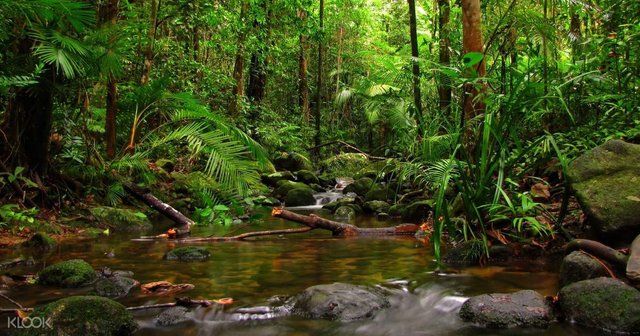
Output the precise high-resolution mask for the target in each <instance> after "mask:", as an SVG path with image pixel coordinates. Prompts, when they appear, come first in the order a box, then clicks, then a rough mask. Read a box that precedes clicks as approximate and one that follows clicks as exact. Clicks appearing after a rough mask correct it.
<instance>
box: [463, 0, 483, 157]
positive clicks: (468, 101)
mask: <svg viewBox="0 0 640 336" xmlns="http://www.w3.org/2000/svg"><path fill="white" fill-rule="evenodd" d="M462 47H463V54H467V53H470V52H479V53H482V52H483V51H484V47H483V44H482V22H481V12H480V0H462ZM465 72H466V73H465V75H466V76H467V77H475V76H477V77H483V76H484V75H485V72H486V70H485V62H484V59H483V60H482V61H480V63H478V64H477V65H475V66H474V67H470V68H467V69H465ZM476 85H477V84H474V83H467V84H465V85H464V99H463V111H464V118H463V120H462V121H463V122H465V123H466V122H467V121H469V120H471V119H472V118H473V117H475V116H477V115H478V114H480V113H482V111H484V108H485V105H484V102H482V101H481V100H479V99H477V97H478V95H479V93H480V90H479V89H478V88H477V87H476ZM466 126H467V127H466V128H465V131H464V141H463V142H464V144H465V145H466V147H467V152H468V153H469V154H470V156H471V157H473V155H471V154H472V153H473V152H474V150H475V145H474V144H473V143H472V137H473V129H472V128H471V127H469V126H468V125H466Z"/></svg>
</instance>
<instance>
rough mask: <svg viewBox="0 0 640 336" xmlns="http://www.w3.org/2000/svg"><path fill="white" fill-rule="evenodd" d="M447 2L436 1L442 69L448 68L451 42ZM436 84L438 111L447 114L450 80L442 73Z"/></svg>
mask: <svg viewBox="0 0 640 336" xmlns="http://www.w3.org/2000/svg"><path fill="white" fill-rule="evenodd" d="M450 12H451V8H450V3H449V0H438V32H439V37H440V53H439V57H438V58H439V62H440V65H441V66H443V67H447V66H449V63H450V62H451V52H450V50H449V48H450V47H451V42H450V38H449V17H450ZM439 77H440V78H439V82H438V98H439V99H438V100H439V106H440V111H442V112H445V113H446V112H449V105H451V79H450V78H449V76H447V75H446V74H444V73H440V76H439Z"/></svg>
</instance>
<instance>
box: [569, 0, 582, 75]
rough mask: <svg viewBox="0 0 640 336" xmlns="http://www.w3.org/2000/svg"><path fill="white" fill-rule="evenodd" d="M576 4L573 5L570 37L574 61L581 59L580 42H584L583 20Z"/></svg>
mask: <svg viewBox="0 0 640 336" xmlns="http://www.w3.org/2000/svg"><path fill="white" fill-rule="evenodd" d="M576 7H577V6H576V5H572V6H571V28H570V32H571V34H570V38H571V46H572V48H573V53H572V54H571V56H572V57H571V58H572V60H573V63H574V64H575V63H576V60H578V59H580V54H581V48H580V43H581V42H582V21H581V20H580V16H579V15H578V10H577V9H576Z"/></svg>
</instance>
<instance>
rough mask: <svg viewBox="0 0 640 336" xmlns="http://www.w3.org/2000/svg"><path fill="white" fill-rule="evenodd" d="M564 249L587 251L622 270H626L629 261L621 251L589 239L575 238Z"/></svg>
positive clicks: (567, 251) (568, 251)
mask: <svg viewBox="0 0 640 336" xmlns="http://www.w3.org/2000/svg"><path fill="white" fill-rule="evenodd" d="M564 250H565V253H567V254H569V253H571V252H573V251H576V250H582V251H585V252H587V253H589V254H592V255H593V256H595V257H597V258H601V259H603V260H605V261H606V262H608V263H610V264H612V265H614V266H616V267H617V268H619V269H621V270H624V269H625V268H626V267H627V261H628V260H629V257H628V256H626V255H624V254H622V253H621V252H618V251H616V250H614V249H612V248H611V247H609V246H607V245H604V244H602V243H600V242H597V241H595V240H589V239H574V240H572V241H570V242H569V243H568V244H567V245H566V246H565V248H564Z"/></svg>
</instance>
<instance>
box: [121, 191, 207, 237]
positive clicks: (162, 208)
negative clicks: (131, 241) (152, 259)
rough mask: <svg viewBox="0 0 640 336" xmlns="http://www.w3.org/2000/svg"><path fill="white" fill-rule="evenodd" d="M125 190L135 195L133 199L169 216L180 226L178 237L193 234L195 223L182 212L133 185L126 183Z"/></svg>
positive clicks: (177, 229)
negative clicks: (192, 227)
mask: <svg viewBox="0 0 640 336" xmlns="http://www.w3.org/2000/svg"><path fill="white" fill-rule="evenodd" d="M124 188H125V190H126V191H127V192H128V193H130V194H131V195H133V197H135V198H136V199H138V200H140V201H142V202H144V203H145V204H147V205H148V206H150V207H151V208H153V209H154V210H156V211H158V212H159V213H161V214H163V215H165V216H167V217H168V218H169V219H171V220H172V221H174V222H175V223H176V224H178V226H179V227H177V228H176V229H175V233H176V235H177V236H178V237H179V236H184V235H188V234H189V233H190V232H191V226H192V225H194V224H195V222H194V221H193V220H191V219H189V218H188V217H187V216H185V215H183V214H182V213H181V212H180V211H178V210H176V209H175V208H174V207H172V206H171V205H169V204H167V203H164V202H162V201H161V200H159V199H158V198H157V197H155V196H153V195H152V194H151V193H149V192H147V191H146V190H144V189H142V188H140V187H138V186H137V185H135V184H133V183H125V184H124Z"/></svg>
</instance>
